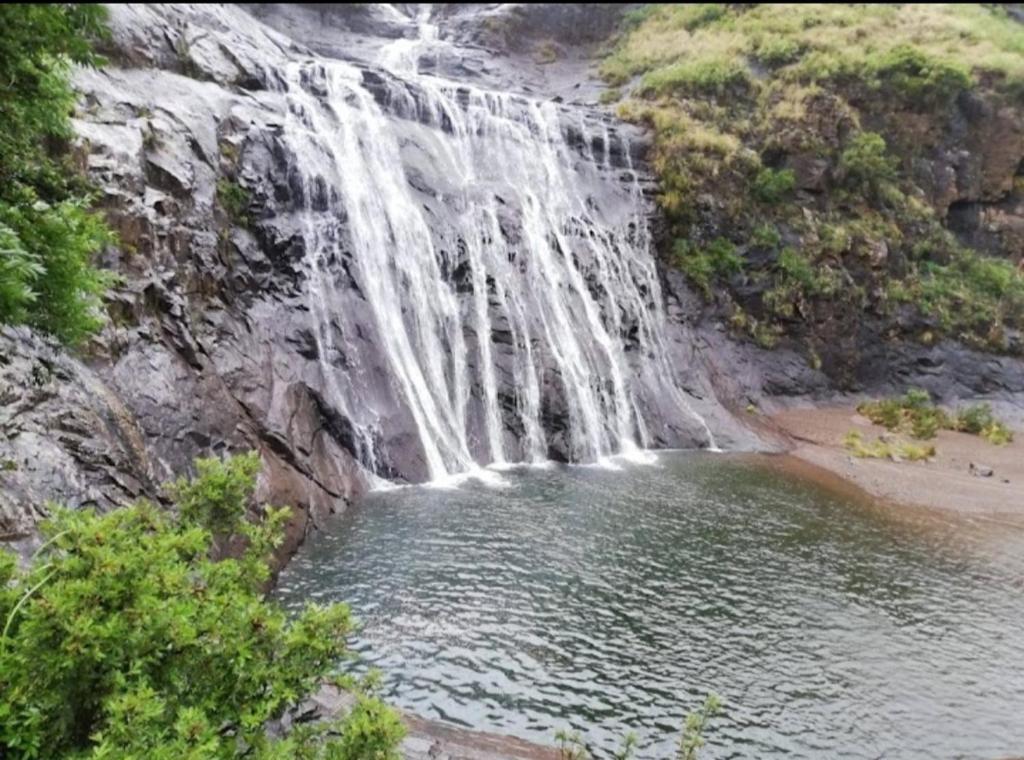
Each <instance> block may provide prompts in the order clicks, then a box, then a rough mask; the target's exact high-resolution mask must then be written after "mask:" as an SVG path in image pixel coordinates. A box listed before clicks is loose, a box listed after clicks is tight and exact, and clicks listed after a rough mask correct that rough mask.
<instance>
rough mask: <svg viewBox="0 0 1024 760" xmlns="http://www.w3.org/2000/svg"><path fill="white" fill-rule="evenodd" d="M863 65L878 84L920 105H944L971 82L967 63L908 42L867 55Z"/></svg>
mask: <svg viewBox="0 0 1024 760" xmlns="http://www.w3.org/2000/svg"><path fill="white" fill-rule="evenodd" d="M866 68H867V71H868V73H869V75H870V76H873V77H874V79H875V81H876V83H877V86H879V87H881V88H882V89H885V90H888V91H889V92H891V93H893V94H895V95H897V96H902V97H904V98H907V99H909V100H910V101H911V102H912V103H916V104H919V105H922V106H929V107H934V106H941V105H944V104H946V103H948V102H949V101H950V100H952V99H953V98H955V97H956V96H957V95H958V94H959V93H961V92H962V91H963V90H966V89H967V88H968V87H970V86H971V75H970V72H968V71H967V69H966V67H964V66H960V65H956V64H953V63H950V62H948V61H946V60H942V59H941V58H939V57H937V56H932V55H929V54H928V53H926V52H924V51H923V50H920V49H919V48H915V47H912V46H911V45H898V46H897V47H895V48H893V49H891V50H888V51H886V52H884V53H881V54H878V55H876V56H873V57H871V58H869V59H868V61H867V66H866Z"/></svg>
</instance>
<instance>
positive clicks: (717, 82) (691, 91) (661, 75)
mask: <svg viewBox="0 0 1024 760" xmlns="http://www.w3.org/2000/svg"><path fill="white" fill-rule="evenodd" d="M749 84H750V75H749V73H748V71H747V67H746V66H744V65H743V64H742V63H739V62H737V61H731V60H723V61H717V60H708V61H682V62H680V63H676V64H673V65H672V66H667V67H665V68H663V69H657V70H655V71H652V72H649V73H648V74H645V75H644V78H643V80H642V81H641V83H640V90H641V92H643V93H649V94H654V95H678V96H695V95H724V94H726V93H727V92H733V91H737V90H745V89H746V88H747V87H748V86H749Z"/></svg>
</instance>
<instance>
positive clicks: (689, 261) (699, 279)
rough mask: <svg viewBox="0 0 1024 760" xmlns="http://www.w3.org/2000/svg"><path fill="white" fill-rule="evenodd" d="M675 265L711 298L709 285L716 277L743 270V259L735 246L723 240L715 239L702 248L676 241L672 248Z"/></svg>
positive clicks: (687, 242)
mask: <svg viewBox="0 0 1024 760" xmlns="http://www.w3.org/2000/svg"><path fill="white" fill-rule="evenodd" d="M673 253H674V255H675V265H676V266H677V267H678V268H679V269H681V270H682V271H683V272H685V273H686V275H687V277H689V278H690V280H691V281H692V282H693V284H694V285H696V286H697V287H698V288H700V290H701V291H702V292H703V293H704V295H705V296H706V297H708V298H710V297H711V283H712V281H713V280H715V279H716V278H718V277H725V276H728V275H731V274H736V273H737V272H740V271H742V269H743V259H742V257H740V255H739V254H737V253H736V246H734V245H733V244H732V243H730V242H729V241H728V240H726V239H725V238H716V239H715V240H713V241H711V243H709V244H708V245H707V246H705V247H704V248H698V247H696V246H694V245H693V244H691V243H690V241H689V240H684V239H679V240H676V242H675V245H674V247H673Z"/></svg>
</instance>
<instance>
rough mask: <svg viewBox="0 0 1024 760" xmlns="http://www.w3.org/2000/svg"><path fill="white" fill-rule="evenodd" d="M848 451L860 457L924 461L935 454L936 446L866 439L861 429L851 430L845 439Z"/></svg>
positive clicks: (896, 460) (895, 460) (844, 442)
mask: <svg viewBox="0 0 1024 760" xmlns="http://www.w3.org/2000/svg"><path fill="white" fill-rule="evenodd" d="M843 445H844V446H845V447H846V449H847V451H849V452H851V453H852V454H853V455H854V456H855V457H858V458H860V459H891V460H892V461H894V462H900V461H904V460H905V461H909V462H922V461H927V460H929V459H931V458H932V457H934V456H935V447H934V446H931V445H924V444H918V443H909V442H907V441H885V440H883V439H881V438H878V439H876V440H874V441H865V440H864V438H863V437H862V436H861V434H860V431H858V430H851V431H850V432H849V433H847V434H846V437H845V438H844V439H843Z"/></svg>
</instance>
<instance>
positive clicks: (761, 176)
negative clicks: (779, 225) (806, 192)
mask: <svg viewBox="0 0 1024 760" xmlns="http://www.w3.org/2000/svg"><path fill="white" fill-rule="evenodd" d="M795 184H796V178H795V177H794V176H793V172H792V170H790V169H769V168H768V167H764V168H763V169H761V170H760V171H759V172H758V173H757V177H755V178H754V187H753V190H754V197H755V198H757V199H758V200H759V201H762V202H764V203H778V202H780V201H781V200H782V199H783V198H785V197H786V196H787V195H789V194H790V193H791V192H792V191H793V187H794V185H795Z"/></svg>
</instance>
